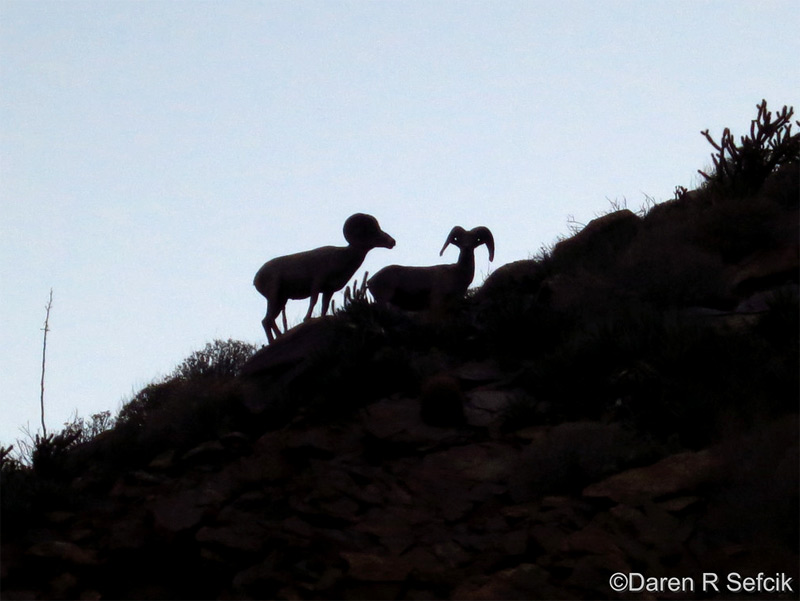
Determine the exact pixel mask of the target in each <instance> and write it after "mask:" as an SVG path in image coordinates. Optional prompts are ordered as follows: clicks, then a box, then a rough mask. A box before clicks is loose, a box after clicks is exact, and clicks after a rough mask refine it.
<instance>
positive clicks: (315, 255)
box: [253, 213, 395, 342]
mask: <svg viewBox="0 0 800 601" xmlns="http://www.w3.org/2000/svg"><path fill="white" fill-rule="evenodd" d="M343 232H344V238H345V240H347V242H348V246H323V247H321V248H316V249H314V250H309V251H306V252H301V253H296V254H293V255H286V256H283V257H277V258H275V259H272V260H271V261H267V262H266V263H264V265H262V266H261V269H259V270H258V273H256V276H255V278H254V279H253V285H254V286H255V287H256V290H258V291H259V292H260V293H261V294H262V295H263V296H264V297H265V298H266V299H267V315H266V317H264V319H263V320H262V321H261V324H262V325H263V326H264V332H266V334H267V340H268V341H269V342H273V341H274V339H275V337H276V336H280V335H281V331H280V329H279V328H278V325H277V323H276V321H277V318H278V316H279V315H280V314H281V311H283V309H284V307H285V306H286V301H288V300H289V299H290V298H291V299H303V298H309V297H310V299H311V300H310V302H309V305H308V313H306V316H305V320H308V319H310V318H311V312H312V311H313V310H314V305H316V303H317V297H318V296H319V294H320V293H322V315H325V314H326V313H327V312H328V305H329V304H330V301H331V296H333V293H334V292H336V291H337V290H340V289H341V288H342V287H344V285H345V284H347V282H348V281H349V280H350V278H351V277H352V275H353V274H354V273H355V272H356V270H357V269H358V268H359V267H360V266H361V263H363V262H364V257H366V256H367V253H368V252H369V251H370V250H372V249H373V248H378V247H383V248H393V247H394V245H395V240H394V238H392V237H391V236H390V235H389V234H387V233H386V232H384V231H383V230H382V229H381V227H380V225H378V220H377V219H375V218H374V217H373V216H372V215H366V214H364V213H356V214H355V215H351V216H350V217H348V218H347V221H345V222H344V228H343Z"/></svg>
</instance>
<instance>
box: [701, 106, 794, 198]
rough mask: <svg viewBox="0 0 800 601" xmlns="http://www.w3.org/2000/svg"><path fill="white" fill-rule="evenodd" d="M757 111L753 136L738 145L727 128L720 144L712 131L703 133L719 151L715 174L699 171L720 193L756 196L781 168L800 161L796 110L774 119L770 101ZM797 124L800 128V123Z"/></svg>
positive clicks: (783, 110) (779, 114) (715, 157)
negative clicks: (793, 121) (794, 127)
mask: <svg viewBox="0 0 800 601" xmlns="http://www.w3.org/2000/svg"><path fill="white" fill-rule="evenodd" d="M756 108H757V109H758V115H757V117H756V118H755V119H753V120H752V121H751V123H750V134H749V135H746V136H741V137H740V141H739V143H738V144H737V143H736V140H735V139H734V136H733V135H732V134H731V131H730V129H728V128H727V127H726V128H725V130H724V131H723V132H722V137H721V138H720V141H719V142H716V141H715V140H714V138H712V137H711V134H709V132H708V130H705V131H703V132H701V133H702V134H703V135H704V136H705V137H706V139H707V140H708V142H709V144H711V145H712V146H713V147H714V148H715V149H716V152H715V153H714V154H713V155H712V156H711V159H712V161H713V162H714V171H713V172H712V173H711V174H708V173H705V172H703V171H698V172H699V173H700V175H702V176H703V177H704V178H705V180H706V185H707V186H708V187H709V188H711V189H713V190H714V191H715V192H716V193H717V194H724V195H725V196H727V197H737V196H742V195H747V194H752V193H754V192H756V191H757V190H758V189H759V188H760V187H761V186H762V185H763V183H764V181H765V180H766V179H767V177H768V176H769V175H770V173H772V172H773V171H775V170H776V169H777V168H779V167H780V166H782V165H785V164H788V163H793V162H794V163H796V162H798V160H800V134H792V116H793V115H794V108H793V107H787V106H784V107H783V109H782V110H781V111H779V112H778V113H776V114H775V118H774V119H773V114H772V112H771V111H768V110H767V101H766V100H762V101H761V104H759V105H757V106H756ZM795 124H797V125H800V121H795Z"/></svg>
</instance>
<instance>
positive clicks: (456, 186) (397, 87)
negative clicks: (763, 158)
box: [0, 0, 800, 444]
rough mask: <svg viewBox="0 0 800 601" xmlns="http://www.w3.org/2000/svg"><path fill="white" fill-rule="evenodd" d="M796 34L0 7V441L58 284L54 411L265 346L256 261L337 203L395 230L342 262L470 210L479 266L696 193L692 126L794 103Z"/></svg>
mask: <svg viewBox="0 0 800 601" xmlns="http://www.w3.org/2000/svg"><path fill="white" fill-rule="evenodd" d="M799 25H800V3H798V2H796V1H795V0H791V1H767V2H756V1H746V2H745V1H724V2H723V1H706V2H696V1H693V0H692V1H689V0H687V1H681V2H676V1H660V2H655V1H653V2H649V1H642V0H635V1H625V2H610V1H603V0H591V1H580V2H570V1H561V2H552V1H547V2H544V1H542V2H539V1H534V0H529V1H524V2H509V1H502V0H494V1H491V2H470V1H458V2H455V1H453V2H444V1H433V0H431V1H425V2H414V1H411V2H408V1H404V2H364V1H360V2H336V1H325V2H302V1H301V2H257V1H252V2H243V1H237V0H224V1H222V0H220V1H214V0H208V1H203V2H200V1H196V2H181V1H177V0H170V1H147V2H127V1H114V2H112V1H107V2H76V1H70V0H66V1H61V2H41V1H40V2H28V1H9V0H0V209H1V212H0V261H1V262H0V286H2V289H1V291H0V294H1V295H2V296H1V297H0V302H1V303H2V304H0V320H1V321H0V323H2V327H1V329H0V333H1V334H2V342H3V343H2V345H0V366H1V367H0V378H1V379H0V442H3V443H6V444H8V443H10V442H13V441H14V440H15V439H16V438H18V437H20V436H21V433H20V427H22V426H24V425H25V424H30V427H31V430H33V431H35V430H36V428H37V427H39V414H38V411H39V377H40V369H41V350H42V349H41V345H42V331H41V327H42V324H43V321H44V314H45V312H44V305H45V303H46V301H47V295H48V292H49V290H50V288H51V287H52V288H53V290H54V297H55V300H54V306H53V311H52V315H51V322H50V326H51V332H50V334H49V337H48V357H47V369H48V371H47V381H46V386H47V390H46V406H47V424H48V428H49V429H50V430H56V429H59V428H60V427H61V426H62V424H63V422H64V421H66V420H67V419H68V418H69V417H70V415H71V414H73V413H74V412H75V411H77V412H78V413H79V414H80V415H81V416H85V417H88V416H89V415H90V414H91V413H94V412H97V411H101V410H106V409H108V410H112V411H116V410H118V409H119V407H120V406H121V403H122V402H123V401H125V400H127V399H129V398H130V397H131V395H132V394H133V393H134V392H135V391H136V390H138V389H140V388H141V387H143V386H144V385H146V384H147V383H149V382H151V381H152V380H153V379H154V378H157V377H159V376H161V375H164V374H166V373H168V372H170V371H171V370H172V369H173V368H174V366H175V365H177V364H178V363H179V362H180V361H181V360H182V359H183V358H184V357H186V356H187V355H189V354H190V353H191V352H192V351H194V350H197V349H200V348H202V347H203V346H204V345H205V343H206V342H208V341H211V340H212V339H214V338H235V339H241V340H245V341H248V342H253V343H258V344H262V343H263V342H265V340H264V338H265V337H264V332H263V330H262V328H261V323H260V321H261V318H262V317H263V314H264V310H265V301H264V299H263V298H262V297H261V296H259V295H258V293H257V292H256V291H255V289H254V288H253V287H252V277H253V274H254V273H255V271H256V270H257V269H258V267H260V266H261V264H262V263H263V262H265V261H266V260H268V259H270V258H272V257H275V256H277V255H281V254H286V253H290V252H296V251H300V250H306V249H308V248H313V247H315V246H321V245H325V244H344V241H343V238H342V234H341V227H342V223H343V221H344V219H345V218H346V217H347V216H348V215H350V214H351V213H354V212H357V211H362V212H367V213H371V214H373V215H375V216H376V217H377V218H378V220H379V221H380V223H381V225H382V226H383V228H384V229H385V230H386V231H387V232H389V233H390V234H391V235H392V236H394V237H395V239H396V240H397V246H396V247H395V248H394V249H393V250H387V249H376V250H374V251H372V253H371V254H370V255H369V256H368V258H367V260H366V262H365V263H364V265H363V266H362V269H361V270H360V271H359V274H361V273H363V271H364V270H369V271H370V272H371V273H374V272H375V271H377V269H379V268H380V267H382V266H384V265H387V264H390V263H404V264H418V265H425V264H433V263H437V262H440V261H442V260H446V261H454V260H455V251H454V250H453V249H450V251H449V252H447V253H445V257H444V259H440V258H439V257H438V251H439V249H440V248H441V245H442V244H443V242H444V239H445V237H446V235H447V233H448V232H449V230H450V228H451V227H452V226H454V225H462V226H464V227H466V228H471V227H474V226H476V225H486V226H488V227H489V228H491V230H492V231H493V232H494V235H495V239H496V243H497V252H496V256H495V261H494V263H492V264H489V262H488V259H487V257H486V254H485V253H484V252H482V251H483V249H479V250H478V251H477V252H478V255H477V273H476V280H475V284H479V283H480V282H481V281H482V280H483V279H484V278H485V277H486V275H487V274H488V273H490V272H491V270H493V269H496V268H497V267H498V266H500V265H503V264H504V263H507V262H510V261H515V260H518V259H525V258H528V257H529V256H530V255H532V254H534V253H536V251H537V250H538V249H539V248H540V247H541V246H543V245H550V244H552V243H553V242H554V241H555V240H556V238H557V237H558V236H559V235H564V234H566V233H567V232H568V227H567V217H568V215H570V214H572V215H574V216H575V218H576V219H577V220H578V221H581V222H586V221H588V220H590V219H591V218H592V217H593V216H594V215H596V214H600V213H603V212H605V211H607V210H608V208H609V203H608V201H607V200H606V199H611V200H622V199H627V202H628V205H629V206H630V207H631V208H634V209H635V208H637V207H638V206H639V205H640V204H641V203H642V202H643V201H644V195H645V194H647V195H649V196H651V197H653V198H655V199H656V200H659V201H661V200H666V199H668V198H670V197H671V196H672V192H673V189H674V187H675V186H676V185H678V184H680V185H684V186H687V187H692V186H694V185H696V184H697V183H698V182H699V179H698V176H697V175H696V170H697V169H698V168H703V167H705V166H708V164H709V162H710V161H709V155H710V152H711V150H712V149H711V147H710V146H709V145H708V143H707V142H706V141H705V140H704V139H703V137H702V136H701V135H700V134H699V132H700V130H702V129H705V128H710V129H711V131H712V133H714V134H716V135H719V133H720V132H721V131H722V129H723V127H725V126H731V127H732V128H733V130H734V133H744V132H745V130H746V128H747V127H748V124H749V121H750V119H752V118H753V117H754V116H755V112H756V110H755V105H756V104H757V103H758V102H759V101H760V100H761V99H762V98H766V99H767V100H768V102H769V103H770V106H771V108H773V109H777V108H780V106H782V105H784V104H789V105H794V106H797V103H796V100H797V94H798V87H797V85H798V81H800V72H799V69H798V62H797V57H798V56H800V42H798V36H797V31H798V26H799ZM798 108H800V107H798ZM335 298H336V299H337V300H339V301H340V299H341V296H340V295H337V296H336V297H335ZM305 307H306V302H305V301H302V302H301V301H297V302H295V303H293V304H291V305H290V315H291V316H292V317H293V319H295V320H297V319H299V318H300V317H301V316H302V315H303V313H304V312H305Z"/></svg>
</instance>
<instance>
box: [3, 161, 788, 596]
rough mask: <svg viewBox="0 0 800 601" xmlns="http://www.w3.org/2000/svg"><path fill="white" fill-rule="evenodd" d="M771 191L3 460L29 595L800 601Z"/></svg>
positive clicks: (502, 275) (9, 516)
mask: <svg viewBox="0 0 800 601" xmlns="http://www.w3.org/2000/svg"><path fill="white" fill-rule="evenodd" d="M767 173H768V175H766V176H764V177H763V178H762V179H761V181H760V182H759V185H758V186H756V187H752V186H751V182H750V180H749V179H747V182H748V187H745V188H742V187H734V188H731V187H730V186H728V187H727V188H726V187H725V186H723V184H724V183H725V182H724V181H716V180H715V181H711V182H710V183H709V184H708V185H706V186H703V187H701V188H700V189H698V190H695V191H692V192H688V191H685V190H684V191H679V193H678V195H677V197H676V199H675V200H673V201H670V202H667V203H664V204H662V205H659V206H657V207H655V208H654V209H652V210H651V211H650V212H649V213H647V214H646V215H643V216H640V215H637V214H634V213H632V212H630V211H627V210H623V211H618V212H614V213H611V214H609V215H606V216H604V217H601V218H598V219H597V220H595V221H593V222H592V223H590V224H589V225H588V226H587V227H586V228H585V229H584V230H583V231H581V232H579V233H578V234H577V235H575V236H573V237H572V238H570V239H567V240H564V241H562V242H560V243H559V244H557V245H556V246H555V247H554V248H553V250H552V251H551V252H547V253H543V254H542V256H540V257H538V258H537V259H532V260H527V261H519V262H516V263H512V264H510V265H507V266H504V267H503V268H501V269H498V270H497V271H496V272H495V273H494V274H493V275H492V276H491V277H490V278H489V279H488V280H487V281H486V282H485V284H484V285H483V286H482V287H481V288H479V289H478V290H477V291H475V292H474V293H472V294H470V295H469V296H468V298H467V299H465V300H464V303H463V305H462V306H461V307H459V308H458V309H457V310H456V311H455V312H454V313H453V314H452V315H449V316H447V317H446V318H445V317H439V318H437V319H435V320H434V319H430V318H429V317H428V316H425V315H414V314H407V313H403V312H398V311H393V310H389V309H385V308H381V307H377V306H375V305H373V304H370V303H369V302H367V301H366V299H363V298H359V295H358V294H355V296H356V299H355V300H353V301H352V302H350V303H349V304H348V305H347V306H346V307H345V308H344V309H342V310H340V311H339V312H337V314H336V315H334V316H329V317H327V318H323V319H318V320H313V321H311V322H308V323H306V324H303V325H302V326H300V327H298V328H296V329H294V330H293V331H291V332H290V333H288V334H287V335H286V336H284V337H282V338H280V339H278V340H277V341H276V342H275V343H274V344H272V345H270V346H268V347H265V348H263V349H261V350H260V351H258V352H257V353H255V355H254V356H252V357H251V358H249V359H248V360H247V362H246V363H245V364H244V365H242V366H241V369H239V366H240V365H241V361H240V358H234V359H230V357H228V359H230V361H229V364H225V365H223V367H224V368H221V367H220V366H219V365H218V363H213V362H212V367H214V368H215V369H208V370H204V371H202V370H201V371H202V373H200V371H198V370H196V369H189V370H188V371H187V373H186V374H183V375H180V377H178V376H176V377H175V378H172V379H170V380H167V381H164V382H160V383H157V384H154V385H152V386H150V387H148V388H146V389H145V390H143V391H142V392H141V393H140V394H139V395H137V397H136V398H135V399H134V401H133V402H131V403H130V404H129V405H128V406H127V407H126V409H125V410H124V411H123V415H121V416H120V419H119V420H118V422H117V424H116V425H115V427H114V428H113V429H111V430H108V431H106V432H104V433H102V434H100V435H99V436H97V437H95V438H93V439H91V440H88V441H86V442H83V443H81V444H65V445H64V447H65V448H64V449H61V450H59V449H57V448H53V445H50V446H46V445H43V446H42V447H41V448H40V449H39V456H38V458H36V459H37V461H38V463H37V461H35V462H34V467H33V468H32V469H26V468H21V467H19V466H11V465H9V464H8V463H6V464H4V467H3V491H2V496H3V522H2V527H3V536H2V594H3V598H8V599H13V598H82V599H102V598H115V599H124V598H130V599H143V598H148V599H150V598H153V599H155V598H173V599H176V598H192V599H198V598H209V599H213V598H286V599H293V598H301V599H302V598H309V599H325V598H380V599H389V598H393V599H422V598H438V599H449V598H460V599H466V598H471V599H500V598H504V599H510V598H548V599H556V598H563V599H568V598H623V599H626V598H674V597H675V596H677V597H681V598H685V597H697V598H717V597H718V598H730V597H731V596H732V595H733V596H735V594H736V593H741V592H743V591H741V590H740V591H736V590H733V589H728V588H726V586H728V585H729V584H730V583H729V582H728V581H727V580H726V579H727V576H728V574H732V573H737V574H740V575H741V576H743V577H753V578H755V577H756V576H757V575H758V574H759V573H764V574H766V575H767V576H769V577H772V576H774V575H775V574H781V575H785V577H786V578H791V579H792V581H791V589H790V590H787V589H786V588H785V587H783V588H780V587H778V586H777V585H776V586H774V587H773V589H774V590H767V589H763V590H760V591H759V595H758V597H759V598H778V599H791V598H796V594H797V592H796V591H797V583H798V581H800V574H799V573H798V565H800V564H799V563H798V558H799V557H798V537H797V535H798V532H800V526H799V525H798V510H799V509H800V507H798V489H799V486H800V485H799V484H798V471H799V468H800V465H799V463H798V461H799V460H798V426H799V425H800V424H799V423H798V406H797V402H798V392H799V391H800V386H799V384H798V370H797V367H798V364H799V363H800V361H799V360H798V330H800V328H799V327H798V271H799V270H800V268H799V267H798V228H797V226H798V200H799V199H800V184H799V180H800V177H799V176H800V168H798V163H797V162H792V161H788V162H785V163H783V164H782V166H781V165H773V166H772V168H771V169H770V170H769V171H768V172H767ZM729 183H730V182H729ZM239 350H241V349H239ZM237 357H238V355H237ZM222 363H224V362H222ZM234 366H235V367H234ZM233 371H237V372H238V374H239V375H237V376H236V377H233V376H231V375H230V374H231V373H232V372H233ZM45 449H49V450H50V454H49V455H44V454H43V451H44V450H45ZM617 573H621V574H631V573H633V574H639V575H641V578H642V579H645V578H647V579H653V580H652V581H651V580H648V581H647V582H648V583H650V584H652V587H654V588H645V586H644V585H645V581H644V580H642V583H641V584H642V589H640V590H639V591H636V590H632V591H631V590H617V589H615V588H614V585H615V584H616V583H617V581H616V580H612V579H611V578H612V576H613V575H614V574H617ZM703 574H713V575H717V576H718V577H719V582H718V586H719V589H720V590H719V593H718V594H717V593H715V591H714V590H711V589H708V590H705V591H704V590H703V589H702V588H701V587H702V582H703V581H702V575H703ZM666 577H675V578H676V579H678V581H679V582H680V586H682V587H683V588H681V589H680V590H679V591H678V592H676V591H675V590H671V589H670V588H669V586H668V583H669V582H673V581H664V580H657V579H661V578H666ZM635 578H636V577H634V580H630V581H628V583H629V584H631V583H632V584H633V585H638V583H639V582H638V581H637V580H635ZM690 586H691V587H694V588H688V587H690ZM634 589H635V586H634ZM745 596H746V595H745Z"/></svg>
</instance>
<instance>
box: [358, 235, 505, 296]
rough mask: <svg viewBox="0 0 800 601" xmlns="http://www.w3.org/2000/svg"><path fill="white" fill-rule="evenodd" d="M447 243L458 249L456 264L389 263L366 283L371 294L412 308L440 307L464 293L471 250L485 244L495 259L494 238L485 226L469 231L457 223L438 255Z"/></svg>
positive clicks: (472, 271) (469, 276)
mask: <svg viewBox="0 0 800 601" xmlns="http://www.w3.org/2000/svg"><path fill="white" fill-rule="evenodd" d="M449 244H453V245H454V246H457V247H458V248H459V249H460V251H461V252H460V253H459V255H458V261H457V262H456V263H454V264H450V265H433V266H431V267H406V266H403V265H389V266H388V267H384V268H383V269H381V270H380V271H379V272H378V273H376V274H375V275H374V276H372V277H371V278H370V279H369V281H368V282H367V286H368V287H369V291H370V292H371V293H372V296H373V297H375V300H376V301H377V302H379V303H389V304H392V305H394V306H396V307H399V308H401V309H407V310H412V311H414V310H420V309H429V308H435V309H440V308H442V307H444V306H445V305H446V304H447V303H448V302H450V301H452V300H454V299H457V298H460V297H462V296H464V294H465V293H466V291H467V289H468V288H469V285H470V284H471V283H472V278H473V277H474V276H475V253H474V250H475V249H476V248H477V247H478V246H480V245H481V244H485V245H486V248H487V249H488V250H489V260H490V261H492V260H494V237H493V236H492V232H490V231H489V228H487V227H484V226H480V227H476V228H473V229H471V230H469V231H467V230H465V229H464V228H463V227H461V226H456V227H454V228H453V229H452V230H450V234H449V235H448V236H447V240H446V241H445V243H444V246H443V247H442V250H441V251H440V252H439V256H442V254H443V253H444V250H445V249H446V248H447V246H448V245H449Z"/></svg>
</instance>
